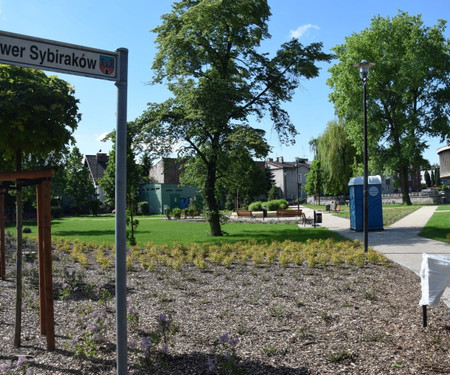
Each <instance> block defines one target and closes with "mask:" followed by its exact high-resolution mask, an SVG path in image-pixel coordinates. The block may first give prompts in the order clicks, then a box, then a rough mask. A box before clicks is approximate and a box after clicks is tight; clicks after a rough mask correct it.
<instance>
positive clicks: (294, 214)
mask: <svg viewBox="0 0 450 375" xmlns="http://www.w3.org/2000/svg"><path fill="white" fill-rule="evenodd" d="M277 216H278V217H297V216H298V217H300V216H302V210H277Z"/></svg>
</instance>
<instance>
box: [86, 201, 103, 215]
mask: <svg viewBox="0 0 450 375" xmlns="http://www.w3.org/2000/svg"><path fill="white" fill-rule="evenodd" d="M87 206H88V208H89V212H90V213H91V215H92V216H97V215H98V212H99V211H100V208H101V206H102V202H101V201H100V200H99V199H97V198H93V199H90V200H89V201H88V202H87Z"/></svg>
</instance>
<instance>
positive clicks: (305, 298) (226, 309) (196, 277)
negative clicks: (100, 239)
mask: <svg viewBox="0 0 450 375" xmlns="http://www.w3.org/2000/svg"><path fill="white" fill-rule="evenodd" d="M28 251H31V250H30V249H28ZM12 253H13V249H8V265H7V280H6V281H1V280H0V347H1V351H0V364H5V363H8V361H11V362H12V364H13V365H14V363H15V362H16V361H17V358H18V356H19V355H25V356H26V357H27V360H28V364H29V373H31V372H33V373H34V374H115V373H116V369H115V321H114V311H115V306H114V299H113V298H112V294H113V293H114V269H113V267H111V268H110V269H108V270H106V271H104V270H102V269H101V268H100V267H99V266H98V265H97V264H96V262H95V260H94V258H93V255H92V254H89V257H90V265H89V266H88V267H82V266H80V265H79V264H78V263H75V262H74V261H73V260H72V259H70V257H69V256H68V255H61V256H59V257H55V260H54V269H55V271H54V282H55V295H56V298H57V299H56V300H55V322H56V327H55V329H56V346H57V348H56V350H55V351H53V352H47V351H46V350H45V348H46V341H45V337H41V336H40V334H39V312H38V309H37V298H38V297H37V292H38V290H37V286H36V277H37V273H36V271H37V261H36V260H35V259H34V257H33V254H31V256H30V257H29V259H28V261H27V262H26V264H25V270H24V275H25V277H24V279H25V288H24V312H23V317H22V325H23V329H22V346H21V347H20V348H18V349H15V348H13V335H14V308H15V307H14V304H15V281H14V277H15V276H14V258H13V256H12ZM33 259H34V260H33ZM68 281H70V282H72V283H73V284H72V285H73V286H74V287H73V288H72V289H71V290H70V293H68V294H66V295H64V293H63V292H64V288H65V287H66V288H67V285H66V284H67V282H68ZM65 283H66V284H65ZM66 291H67V289H66ZM128 297H129V306H132V307H133V309H135V311H136V315H137V316H138V317H139V323H135V324H130V325H129V333H128V338H129V341H130V342H134V341H136V342H137V343H138V345H137V349H131V348H130V350H129V355H128V363H129V367H130V373H133V374H149V373H151V374H211V373H224V374H227V373H230V374H231V373H246V374H448V373H450V354H449V348H450V325H449V319H450V314H449V309H448V308H447V307H445V306H444V305H443V304H441V305H440V306H439V308H433V309H429V316H428V319H429V326H428V327H427V328H423V327H422V309H421V306H419V305H418V301H419V299H420V280H419V278H418V277H417V276H416V275H414V274H413V273H412V272H411V271H409V270H406V269H404V268H402V267H400V266H398V265H396V264H391V265H390V266H389V267H383V266H377V265H366V266H364V267H362V268H357V267H347V266H341V267H337V266H325V267H317V268H310V267H308V266H306V265H305V266H289V267H286V268H283V267H281V266H278V265H272V266H265V267H261V266H254V265H251V264H248V265H246V266H241V265H234V266H233V267H230V268H225V267H219V266H218V267H215V266H214V267H213V266H208V267H207V268H206V270H200V269H197V268H195V267H194V266H186V265H185V266H183V267H182V269H181V270H180V271H176V270H173V269H170V268H167V267H156V268H155V269H154V270H153V271H150V272H149V271H146V270H143V269H142V267H141V266H140V265H134V267H133V268H132V269H131V270H130V271H129V273H128ZM99 312H102V313H103V314H105V319H106V320H105V322H106V324H105V327H106V331H105V332H104V338H103V340H102V341H101V342H100V343H99V344H98V345H97V346H96V351H95V353H94V355H93V358H92V359H86V358H83V357H77V356H76V355H75V354H76V350H75V348H74V344H73V343H74V338H75V337H77V336H81V335H83V330H82V329H81V328H80V321H82V320H84V319H89V316H90V315H92V314H96V313H99ZM161 313H166V314H170V315H171V316H172V318H173V321H174V323H175V324H176V326H177V328H178V332H177V333H176V334H175V335H174V337H173V347H169V350H168V353H167V354H162V353H161V354H160V355H159V356H158V359H157V360H156V361H155V362H154V363H153V365H152V367H151V368H148V367H147V368H142V367H140V366H139V363H140V358H142V350H141V349H140V347H139V342H140V341H142V339H143V338H144V337H145V336H146V335H148V334H149V333H150V332H152V331H155V329H156V325H157V318H158V316H159V315H160V314H161ZM224 333H228V334H229V336H230V337H232V338H238V339H239V342H238V344H237V345H236V347H235V348H236V356H237V357H236V358H235V359H234V361H235V362H234V364H235V365H236V367H235V368H233V369H232V370H230V372H227V369H226V368H224V367H222V370H220V371H222V372H220V371H219V370H218V368H216V369H215V370H212V371H210V370H209V367H208V365H209V364H210V363H211V358H213V357H212V354H211V349H212V348H213V346H214V342H217V338H218V337H219V336H221V335H223V334H224ZM222 359H223V358H222ZM219 362H220V358H219ZM0 373H1V370H0ZM15 373H20V372H15Z"/></svg>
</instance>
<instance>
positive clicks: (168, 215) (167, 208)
mask: <svg viewBox="0 0 450 375" xmlns="http://www.w3.org/2000/svg"><path fill="white" fill-rule="evenodd" d="M165 215H166V216H167V218H168V219H169V220H170V217H171V216H172V209H171V208H170V207H166V211H165Z"/></svg>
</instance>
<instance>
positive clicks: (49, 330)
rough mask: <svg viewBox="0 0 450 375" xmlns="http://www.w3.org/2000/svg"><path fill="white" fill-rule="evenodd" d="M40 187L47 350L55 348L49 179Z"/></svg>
mask: <svg viewBox="0 0 450 375" xmlns="http://www.w3.org/2000/svg"><path fill="white" fill-rule="evenodd" d="M41 185H42V187H41V189H42V197H41V199H42V207H41V210H42V213H41V215H42V224H43V225H42V227H43V228H42V241H43V254H44V262H43V263H44V280H45V286H44V289H45V310H46V312H45V319H46V335H47V350H54V349H55V321H54V311H53V277H52V233H51V209H50V207H51V200H50V181H49V180H45V181H42V183H41Z"/></svg>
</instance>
